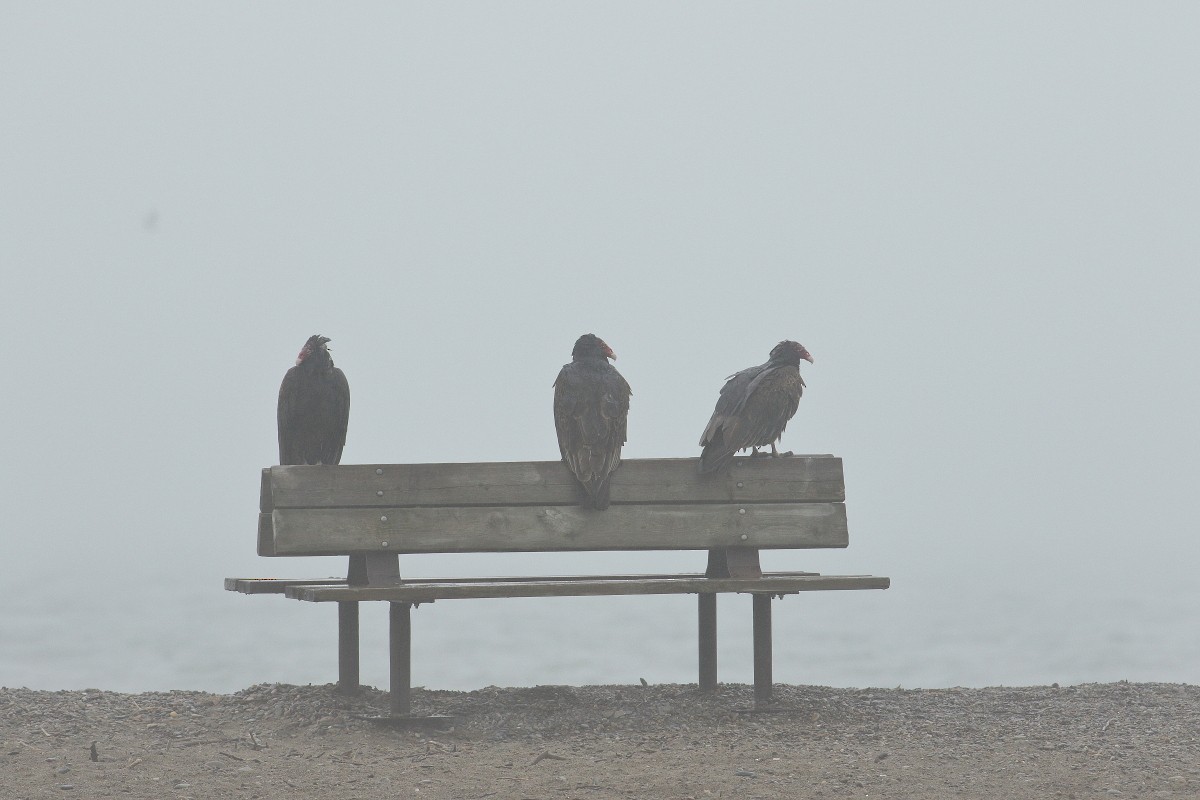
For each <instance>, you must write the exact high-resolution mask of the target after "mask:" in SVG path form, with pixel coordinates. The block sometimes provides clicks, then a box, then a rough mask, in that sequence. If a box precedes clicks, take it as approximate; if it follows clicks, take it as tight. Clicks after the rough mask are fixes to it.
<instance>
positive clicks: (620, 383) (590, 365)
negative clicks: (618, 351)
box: [554, 333, 632, 510]
mask: <svg viewBox="0 0 1200 800" xmlns="http://www.w3.org/2000/svg"><path fill="white" fill-rule="evenodd" d="M610 358H616V356H615V355H614V354H613V351H612V348H610V347H609V346H608V345H607V344H605V343H604V340H603V339H601V338H600V337H598V336H596V335H595V334H591V333H585V334H584V335H583V336H580V337H579V339H577V340H576V341H575V347H574V349H572V350H571V363H570V364H564V365H563V368H562V370H560V371H559V373H558V378H556V379H555V381H554V428H555V430H556V431H557V432H558V451H559V453H561V454H562V459H563V461H564V462H566V465H567V467H568V468H569V469H570V470H571V472H572V473H573V474H574V475H575V478H576V479H577V480H578V481H579V483H580V485H582V486H583V489H584V491H585V492H586V493H587V499H586V500H585V501H584V502H583V503H581V505H582V506H584V507H585V508H594V509H597V510H604V509H606V508H608V479H609V476H610V475H612V472H613V470H615V469H616V468H617V465H618V464H620V463H621V446H622V445H624V444H625V429H626V419H627V418H628V416H629V397H630V395H631V394H632V392H631V391H630V389H629V384H628V383H626V382H625V379H624V378H623V377H621V373H619V372H617V369H616V367H614V366H613V365H612V364H609V363H608V360H609V359H610Z"/></svg>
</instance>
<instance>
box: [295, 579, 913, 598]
mask: <svg viewBox="0 0 1200 800" xmlns="http://www.w3.org/2000/svg"><path fill="white" fill-rule="evenodd" d="M890 585H891V580H890V579H889V578H880V577H876V576H873V575H803V576H792V575H785V576H780V575H775V574H772V573H768V574H766V575H764V576H763V577H761V578H749V579H739V578H704V577H694V576H693V577H674V578H654V579H637V580H577V581H554V580H533V581H528V582H523V583H522V582H511V581H508V582H498V583H478V582H476V583H421V582H416V581H412V582H406V583H404V584H403V585H401V586H390V587H350V586H294V587H291V588H289V589H288V590H287V591H286V593H285V594H286V595H287V596H288V597H290V598H292V599H295V600H307V601H309V602H314V603H320V602H332V601H345V600H363V601H366V600H386V601H390V602H393V603H431V602H433V601H435V600H466V599H479V598H503V597H591V596H602V595H651V594H706V593H710V592H714V593H715V592H722V593H724V592H749V593H760V594H794V593H797V592H813V591H847V590H859V589H886V588H888V587H889V586H890Z"/></svg>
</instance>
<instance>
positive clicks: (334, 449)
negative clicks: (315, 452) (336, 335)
mask: <svg viewBox="0 0 1200 800" xmlns="http://www.w3.org/2000/svg"><path fill="white" fill-rule="evenodd" d="M327 391H328V413H329V415H328V423H327V432H326V433H325V435H323V436H322V437H321V463H322V464H340V463H341V461H342V448H343V447H345V446H346V427H347V426H348V425H349V423H350V383H349V382H348V381H347V380H346V374H345V373H344V372H342V371H341V370H340V369H338V368H337V367H334V368H333V379H332V380H331V381H330V383H329V385H328V386H327Z"/></svg>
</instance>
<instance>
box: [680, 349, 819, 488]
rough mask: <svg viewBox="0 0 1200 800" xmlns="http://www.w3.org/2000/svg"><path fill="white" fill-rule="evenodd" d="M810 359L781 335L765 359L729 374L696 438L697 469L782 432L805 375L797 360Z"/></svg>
mask: <svg viewBox="0 0 1200 800" xmlns="http://www.w3.org/2000/svg"><path fill="white" fill-rule="evenodd" d="M801 359H803V360H804V361H807V362H808V363H810V364H811V363H813V357H812V355H811V354H810V353H809V352H808V350H806V349H805V348H804V345H802V344H800V343H799V342H793V341H790V340H784V341H782V342H780V343H779V344H777V345H775V347H774V349H773V350H771V356H770V358H769V359H768V360H767V363H765V364H759V365H758V366H757V367H750V368H749V369H744V370H742V371H741V372H738V373H737V374H735V375H731V376H730V377H729V379H728V380H727V381H726V382H725V386H724V387H722V389H721V397H720V398H719V399H718V400H717V408H716V410H715V411H713V415H712V419H710V420H709V421H708V427H707V428H705V429H704V435H703V436H701V437H700V446H701V447H703V448H704V451H703V452H702V453H701V454H700V471H701V472H716V471H717V470H719V469H721V468H722V467H724V466H725V465H726V464H728V463H729V461H730V459H732V458H733V454H734V453H736V452H737V451H738V450H745V449H746V448H748V447H749V448H753V455H758V448H760V447H766V446H767V445H770V446H771V455H773V456H777V455H779V452H778V451H777V450H776V449H775V442H776V440H778V439H779V437H780V436H782V435H783V429H784V428H786V427H787V424H788V420H790V419H791V418H792V415H793V414H795V413H796V408H797V407H798V406H799V405H800V396H801V395H802V394H803V393H804V379H803V378H801V377H800V361H801Z"/></svg>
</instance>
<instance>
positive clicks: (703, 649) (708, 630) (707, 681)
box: [696, 592, 717, 692]
mask: <svg viewBox="0 0 1200 800" xmlns="http://www.w3.org/2000/svg"><path fill="white" fill-rule="evenodd" d="M696 597H697V598H698V600H699V606H700V636H699V639H700V691H702V692H711V691H713V690H714V689H716V688H717V596H716V594H714V593H712V592H704V593H701V594H697V595H696Z"/></svg>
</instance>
